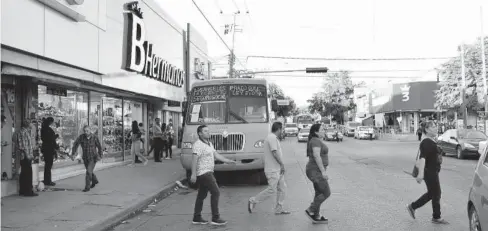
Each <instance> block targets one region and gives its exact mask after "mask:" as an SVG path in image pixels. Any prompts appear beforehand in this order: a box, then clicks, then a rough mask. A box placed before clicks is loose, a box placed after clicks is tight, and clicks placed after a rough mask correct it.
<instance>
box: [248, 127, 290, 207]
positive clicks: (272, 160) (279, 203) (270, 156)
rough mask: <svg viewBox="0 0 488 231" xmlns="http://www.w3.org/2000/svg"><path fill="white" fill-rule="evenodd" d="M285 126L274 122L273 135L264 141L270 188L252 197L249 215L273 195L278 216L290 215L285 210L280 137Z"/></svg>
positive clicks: (265, 166) (265, 169)
mask: <svg viewBox="0 0 488 231" xmlns="http://www.w3.org/2000/svg"><path fill="white" fill-rule="evenodd" d="M282 130H283V124H282V123H281V122H274V123H273V126H272V127H271V133H270V134H269V135H268V137H266V140H265V141H264V172H265V174H266V178H267V179H268V188H266V189H265V190H263V191H262V192H260V193H259V194H258V195H256V196H255V197H251V198H250V199H249V202H248V210H249V213H252V211H253V209H254V207H255V206H256V204H258V203H259V202H262V201H264V200H266V199H268V198H269V197H271V196H272V195H274V194H276V196H277V200H276V207H275V214H276V215H284V214H290V212H289V211H287V210H285V209H284V208H283V204H284V201H285V191H286V184H285V165H284V164H283V154H282V152H281V145H280V141H279V136H281V133H282Z"/></svg>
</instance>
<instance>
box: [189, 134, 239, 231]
mask: <svg viewBox="0 0 488 231" xmlns="http://www.w3.org/2000/svg"><path fill="white" fill-rule="evenodd" d="M197 134H198V140H197V141H196V142H195V143H194V144H193V161H192V167H191V179H190V180H191V182H192V183H195V182H198V186H199V189H198V194H197V199H196V201H195V211H194V214H193V224H202V225H203V224H208V221H206V220H204V219H203V218H202V208H203V201H204V200H205V198H207V194H208V191H210V194H211V196H210V208H211V211H212V225H226V224H227V221H224V220H222V219H221V218H220V214H219V197H220V191H219V186H218V185H217V180H216V179H215V176H214V174H213V172H214V165H215V160H216V159H217V160H220V161H222V162H224V163H229V164H235V163H236V162H235V161H233V160H230V159H227V158H225V157H223V156H222V155H220V154H219V153H217V151H215V149H214V147H213V145H212V143H210V141H209V138H210V133H209V131H208V127H207V126H205V125H200V126H199V127H198V128H197Z"/></svg>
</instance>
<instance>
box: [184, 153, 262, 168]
mask: <svg viewBox="0 0 488 231" xmlns="http://www.w3.org/2000/svg"><path fill="white" fill-rule="evenodd" d="M185 151H186V152H185ZM221 155H222V156H224V157H226V158H228V159H231V160H235V161H236V162H237V164H225V163H222V162H220V161H218V160H215V171H242V170H259V169H264V154H263V153H262V152H255V153H237V154H234V153H232V154H228V153H223V154H221ZM192 158H193V154H192V153H191V149H186V150H185V149H183V150H182V153H181V155H180V161H181V165H182V166H183V168H184V169H185V170H191V164H192Z"/></svg>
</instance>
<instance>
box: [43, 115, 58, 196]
mask: <svg viewBox="0 0 488 231" xmlns="http://www.w3.org/2000/svg"><path fill="white" fill-rule="evenodd" d="M53 123H54V118H53V117H47V118H46V119H45V120H44V121H43V122H42V126H41V140H42V146H41V152H42V154H43V156H44V163H45V165H44V185H48V186H55V185H56V183H54V182H52V179H51V169H52V167H53V163H54V160H55V159H57V158H58V153H57V149H58V145H57V144H56V139H57V138H58V137H59V135H57V134H56V133H55V132H54V130H53V129H52V128H51V127H50V126H51V125H52V124H53Z"/></svg>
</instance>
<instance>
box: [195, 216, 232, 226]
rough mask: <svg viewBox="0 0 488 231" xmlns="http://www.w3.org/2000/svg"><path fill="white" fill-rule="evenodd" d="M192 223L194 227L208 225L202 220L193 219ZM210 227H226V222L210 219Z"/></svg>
mask: <svg viewBox="0 0 488 231" xmlns="http://www.w3.org/2000/svg"><path fill="white" fill-rule="evenodd" d="M192 223H193V224H194V225H206V224H208V221H207V220H204V219H203V218H201V217H200V218H193V221H192ZM211 224H212V225H217V226H222V225H226V224H227V221H224V220H222V219H220V218H218V219H212V222H211Z"/></svg>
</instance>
